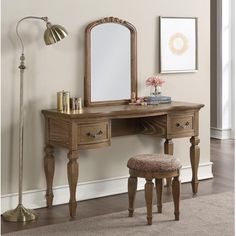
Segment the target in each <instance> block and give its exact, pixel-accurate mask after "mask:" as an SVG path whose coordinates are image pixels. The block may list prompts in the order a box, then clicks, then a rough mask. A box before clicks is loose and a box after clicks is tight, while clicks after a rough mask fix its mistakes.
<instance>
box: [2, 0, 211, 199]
mask: <svg viewBox="0 0 236 236" xmlns="http://www.w3.org/2000/svg"><path fill="white" fill-rule="evenodd" d="M28 15H37V16H49V17H50V20H51V21H52V22H55V23H58V24H61V25H64V26H65V27H66V28H67V29H68V31H69V34H70V35H69V37H68V38H67V39H66V40H64V41H63V42H60V43H59V44H56V45H53V46H50V47H45V46H44V44H43V40H42V39H41V37H42V33H43V30H44V25H43V22H38V21H34V20H32V21H28V22H24V23H23V24H22V25H21V26H20V31H21V34H22V36H23V38H24V42H25V48H26V51H25V54H26V66H27V70H26V72H25V104H26V106H25V108H26V111H25V114H26V116H25V140H24V143H25V150H24V190H33V189H44V188H45V178H44V172H43V125H44V122H43V117H42V115H41V113H40V111H41V109H46V108H55V106H56V92H57V91H59V90H62V89H64V90H69V91H71V94H72V96H83V84H84V82H83V77H84V28H85V26H86V25H87V24H88V23H90V22H91V21H94V20H96V19H99V18H102V17H106V16H116V17H119V18H121V19H126V20H128V21H130V22H131V23H133V24H134V25H135V26H136V28H137V31H138V91H139V94H140V95H145V94H148V91H149V89H147V88H146V87H145V85H144V82H145V79H146V78H147V77H148V76H150V75H153V74H156V73H157V72H158V66H157V65H158V47H157V45H158V17H159V16H160V15H162V16H195V17H198V19H199V22H198V23H199V29H198V32H199V47H198V53H199V71H198V72H197V73H189V74H172V75H165V76H163V78H165V79H166V84H165V86H164V88H163V92H164V94H166V95H170V96H172V98H173V99H174V100H182V101H191V102H199V103H204V104H205V107H204V108H203V109H202V110H201V112H200V139H201V144H200V146H201V163H208V162H209V161H210V150H209V149H210V146H209V132H210V131H209V128H210V116H209V111H210V104H209V103H210V0H178V1H176V0H148V1H146V0H139V1H137V0H129V1H118V0H99V1H97V0H70V1H68V0H67V1H66V0H61V1H58V0H50V1H48V0H40V1H35V0H34V1H33V0H21V1H18V0H2V74H1V75H2V194H7V193H12V192H17V166H18V162H17V159H18V114H19V71H18V69H17V66H18V64H19V56H20V47H19V43H18V42H17V41H16V34H15V25H16V22H17V20H19V19H20V18H22V17H24V16H28ZM162 144H163V141H162V140H160V139H157V138H151V137H148V136H138V135H137V136H136V135H134V136H127V137H122V138H120V137H118V138H113V140H112V146H111V147H108V148H102V149H97V150H89V151H81V152H80V178H79V181H80V182H84V181H90V180H98V179H104V178H111V177H118V176H126V175H127V174H128V172H127V168H126V161H127V159H128V158H129V156H131V155H132V154H135V153H140V152H154V151H155V152H157V151H163V145H162ZM189 146H190V145H189V142H188V139H179V140H176V141H175V154H176V155H177V156H179V157H180V158H181V160H182V162H183V164H184V165H190V162H189ZM134 147H135V148H134ZM56 155H57V158H56V173H55V185H56V186H58V185H65V184H67V175H66V163H67V158H66V151H65V150H63V149H60V150H58V151H56Z"/></svg>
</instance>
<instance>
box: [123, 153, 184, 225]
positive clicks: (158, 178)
mask: <svg viewBox="0 0 236 236" xmlns="http://www.w3.org/2000/svg"><path fill="white" fill-rule="evenodd" d="M127 167H128V168H129V173H130V177H129V179H128V195H129V216H130V217H132V216H133V212H134V199H135V194H136V189H137V177H141V178H145V179H146V184H145V199H146V206H147V223H148V225H151V224H152V196H153V187H154V184H153V182H152V180H153V179H155V185H156V194H157V209H158V213H161V212H162V186H163V178H173V181H172V194H173V200H174V209H175V210H174V214H175V220H179V201H180V185H181V183H180V180H179V175H180V169H181V167H182V165H181V163H180V161H179V160H178V159H177V158H175V157H173V156H172V155H167V154H140V155H136V156H133V157H131V158H130V159H129V161H128V163H127Z"/></svg>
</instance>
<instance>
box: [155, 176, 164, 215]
mask: <svg viewBox="0 0 236 236" xmlns="http://www.w3.org/2000/svg"><path fill="white" fill-rule="evenodd" d="M155 185H156V194H157V212H158V213H162V185H163V179H155Z"/></svg>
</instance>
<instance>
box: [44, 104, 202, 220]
mask: <svg viewBox="0 0 236 236" xmlns="http://www.w3.org/2000/svg"><path fill="white" fill-rule="evenodd" d="M203 106H204V105H202V104H194V103H185V102H172V103H171V104H159V105H157V106H130V105H120V106H104V107H86V108H83V110H82V111H80V112H75V113H73V112H71V113H62V112H58V111H57V110H43V111H42V113H43V115H44V117H45V157H44V167H45V175H46V181H47V192H46V199H47V207H51V206H52V203H53V190H52V186H53V175H54V165H55V158H54V155H53V152H54V151H53V150H54V147H57V146H58V147H64V148H67V149H68V150H69V151H68V155H67V157H68V159H69V161H68V165H67V172H68V182H69V188H70V201H69V209H70V216H71V217H75V216H76V206H77V203H76V186H77V181H78V174H79V165H78V162H77V159H78V157H79V150H82V149H94V148H99V147H105V146H109V145H111V141H112V137H115V136H124V135H131V134H146V135H155V136H159V137H162V138H165V144H164V152H165V153H166V154H173V142H172V139H173V138H182V137H191V138H190V143H191V147H190V161H191V166H192V191H193V193H197V190H198V177H197V171H198V165H199V158H200V149H199V146H198V144H199V142H200V140H199V138H198V135H199V110H200V109H201V108H202V107H203Z"/></svg>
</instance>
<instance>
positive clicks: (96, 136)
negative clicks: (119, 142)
mask: <svg viewBox="0 0 236 236" xmlns="http://www.w3.org/2000/svg"><path fill="white" fill-rule="evenodd" d="M87 135H88V136H89V137H92V138H98V137H100V136H102V135H103V132H102V131H101V130H99V131H98V132H97V133H96V134H93V133H90V132H88V133H87Z"/></svg>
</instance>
